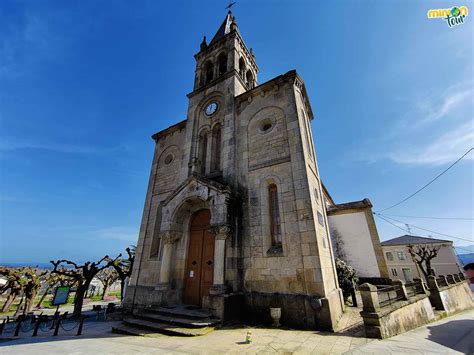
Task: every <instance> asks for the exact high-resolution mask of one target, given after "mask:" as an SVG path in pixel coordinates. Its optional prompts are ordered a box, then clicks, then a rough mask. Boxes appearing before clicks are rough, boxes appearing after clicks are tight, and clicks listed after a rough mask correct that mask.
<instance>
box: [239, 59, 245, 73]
mask: <svg viewBox="0 0 474 355" xmlns="http://www.w3.org/2000/svg"><path fill="white" fill-rule="evenodd" d="M239 73H240V76H241V77H242V78H245V61H244V58H240V59H239Z"/></svg>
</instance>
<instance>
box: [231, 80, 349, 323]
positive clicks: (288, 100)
mask: <svg viewBox="0 0 474 355" xmlns="http://www.w3.org/2000/svg"><path fill="white" fill-rule="evenodd" d="M294 90H295V89H294V85H293V82H292V81H291V80H288V81H284V82H280V83H278V85H275V86H274V87H272V88H269V89H268V90H266V91H263V92H262V91H260V92H257V93H256V94H255V95H253V96H252V97H249V98H247V97H245V96H244V97H243V98H242V100H241V101H239V102H238V106H237V114H238V116H237V118H236V119H237V122H239V137H240V138H239V143H240V144H239V154H240V156H241V157H243V159H241V160H240V162H239V181H241V183H242V185H243V188H244V189H243V190H244V191H245V192H246V205H245V206H244V208H245V207H247V209H246V213H244V221H243V225H244V233H243V253H244V258H243V266H244V289H245V291H246V292H251V293H252V294H255V293H260V294H262V295H263V294H267V295H268V294H270V295H271V294H272V293H275V292H278V293H281V294H283V295H287V296H284V297H283V296H279V297H283V298H284V299H283V300H282V301H281V302H282V303H283V304H284V307H286V308H287V311H286V312H287V313H288V314H291V315H292V317H295V319H293V320H294V321H296V322H298V320H297V318H299V323H300V324H301V322H304V323H306V324H307V325H308V324H311V323H312V322H314V321H315V319H319V322H320V323H321V324H320V326H322V327H326V328H333V327H334V326H335V324H336V322H337V319H338V318H339V316H340V314H341V312H342V303H341V299H340V295H339V291H338V288H337V284H336V282H337V281H336V279H335V270H334V268H333V261H332V256H331V249H330V244H329V240H328V239H327V236H328V232H327V227H326V225H327V222H326V221H325V218H326V216H325V211H324V209H323V208H322V202H320V203H319V206H320V207H319V208H316V204H317V202H316V201H313V199H312V197H311V194H312V192H311V191H313V189H314V188H317V189H318V190H319V196H321V194H322V192H321V186H320V183H319V182H318V181H319V180H316V179H317V176H316V173H312V174H313V175H314V178H312V177H310V172H309V169H308V168H307V166H306V164H307V163H306V158H305V151H304V148H303V147H304V144H306V142H304V141H303V138H302V136H303V132H302V127H303V126H302V123H303V122H301V121H300V117H299V114H298V111H299V109H303V107H302V105H301V104H298V103H297V102H296V98H295V92H294ZM267 125H271V128H268V132H263V131H265V127H266V126H267ZM314 159H315V158H314ZM312 170H313V172H314V171H317V166H316V163H315V162H313V163H312ZM269 184H276V185H277V188H278V200H279V210H280V217H281V230H282V244H283V245H282V247H283V252H282V253H281V254H277V255H275V254H273V253H270V252H269V249H270V246H271V236H270V222H269V219H270V216H269V199H268V193H267V190H268V186H269ZM316 211H319V212H320V213H321V215H322V217H323V219H324V221H323V223H324V225H323V226H319V225H318V224H317V222H315V215H317V214H314V215H313V212H314V213H316ZM316 218H317V217H316ZM324 238H326V239H324ZM323 243H325V244H326V248H324V247H323ZM291 295H295V296H291ZM296 295H299V296H298V297H300V296H302V298H300V299H298V297H297V298H294V297H296ZM304 295H313V296H317V297H325V298H324V299H325V301H323V308H322V309H321V310H320V311H319V312H318V311H317V312H316V313H314V309H312V307H311V306H310V305H309V303H308V300H309V298H307V297H306V296H304ZM262 297H263V296H261V297H260V298H258V299H259V301H255V297H253V298H252V302H257V303H258V302H260V305H261V306H263V307H264V306H265V305H267V304H266V301H264V300H263V299H264V297H263V298H262ZM289 299H292V301H288V300H289ZM330 309H331V312H330V311H329V310H330ZM287 321H289V320H287ZM316 322H318V320H316ZM323 323H324V324H323Z"/></svg>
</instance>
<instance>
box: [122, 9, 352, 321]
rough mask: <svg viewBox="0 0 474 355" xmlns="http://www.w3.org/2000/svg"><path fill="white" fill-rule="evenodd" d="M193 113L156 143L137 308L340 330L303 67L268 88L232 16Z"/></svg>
mask: <svg viewBox="0 0 474 355" xmlns="http://www.w3.org/2000/svg"><path fill="white" fill-rule="evenodd" d="M195 59H196V71H195V79H194V88H193V91H192V92H191V93H189V94H188V95H187V96H188V99H189V106H188V111H187V117H186V119H185V120H184V121H182V122H179V123H177V124H175V125H173V126H171V127H169V128H167V129H165V130H162V131H160V132H158V133H156V134H155V135H153V139H154V140H155V142H156V145H155V151H154V158H153V163H152V168H151V174H150V180H149V185H148V190H147V196H146V201H145V208H144V213H143V218H142V223H141V228H140V234H139V239H138V243H137V253H136V259H135V265H134V270H133V274H132V276H131V279H130V283H129V286H128V288H127V292H126V299H125V306H126V307H127V308H130V309H132V308H147V307H154V306H160V305H171V304H189V305H195V306H196V307H202V308H206V309H209V310H211V311H212V312H213V313H214V315H215V316H217V317H220V318H221V319H223V320H226V319H230V318H232V317H236V316H242V315H244V316H245V315H247V316H249V315H252V316H255V317H259V318H261V319H265V318H268V317H269V307H280V308H282V322H283V324H288V325H294V326H301V327H311V328H321V329H336V327H337V322H338V320H339V318H340V316H341V314H342V312H343V307H344V302H343V298H342V294H341V291H340V289H339V286H338V280H337V276H336V270H335V262H334V255H333V250H332V246H331V240H330V235H329V226H328V217H327V214H326V207H325V200H324V194H325V192H324V191H323V187H322V183H321V179H320V176H319V170H318V164H317V159H316V154H315V150H314V146H313V138H312V132H311V126H310V122H311V120H312V119H313V112H312V109H311V105H310V101H309V98H308V96H307V93H306V89H305V85H304V82H303V80H302V79H301V77H300V76H299V75H298V74H297V73H296V71H289V72H287V73H286V74H283V75H280V76H278V77H276V78H274V79H272V80H269V81H267V82H265V83H263V84H257V75H258V72H259V68H258V66H257V64H256V59H255V56H254V54H253V53H252V50H249V49H248V48H247V46H246V44H245V43H244V41H243V39H242V37H241V35H240V32H239V29H238V27H237V24H236V21H235V18H234V17H233V15H232V13H231V12H229V13H228V14H227V16H226V18H225V20H224V22H223V23H222V25H221V26H220V28H219V29H218V31H217V33H216V34H215V36H214V37H213V38H212V40H211V41H210V42H209V43H207V41H206V39H205V38H204V40H203V42H202V43H201V46H200V51H199V52H198V53H197V54H196V55H195Z"/></svg>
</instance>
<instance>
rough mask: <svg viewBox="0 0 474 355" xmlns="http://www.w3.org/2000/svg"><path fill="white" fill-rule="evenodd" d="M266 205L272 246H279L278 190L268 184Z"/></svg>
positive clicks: (273, 185)
mask: <svg viewBox="0 0 474 355" xmlns="http://www.w3.org/2000/svg"><path fill="white" fill-rule="evenodd" d="M268 203H269V212H270V235H271V237H272V246H281V222H280V207H279V205H278V189H277V186H276V185H275V184H270V185H269V186H268Z"/></svg>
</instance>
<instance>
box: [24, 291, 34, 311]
mask: <svg viewBox="0 0 474 355" xmlns="http://www.w3.org/2000/svg"><path fill="white" fill-rule="evenodd" d="M36 294H37V291H34V292H32V294H31V295H30V296H29V297H27V298H26V299H25V313H29V312H31V311H33V303H34V301H35V297H36Z"/></svg>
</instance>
